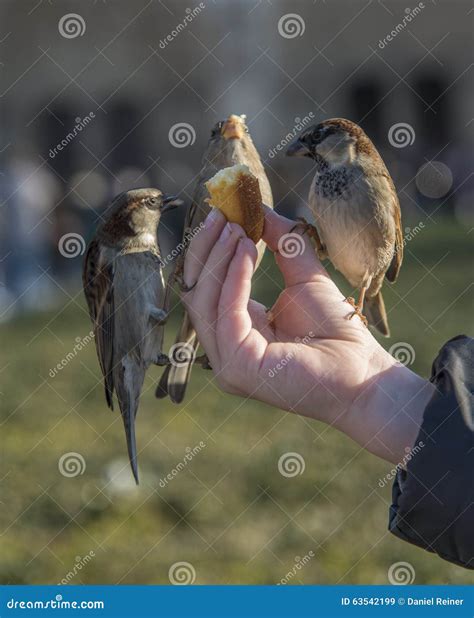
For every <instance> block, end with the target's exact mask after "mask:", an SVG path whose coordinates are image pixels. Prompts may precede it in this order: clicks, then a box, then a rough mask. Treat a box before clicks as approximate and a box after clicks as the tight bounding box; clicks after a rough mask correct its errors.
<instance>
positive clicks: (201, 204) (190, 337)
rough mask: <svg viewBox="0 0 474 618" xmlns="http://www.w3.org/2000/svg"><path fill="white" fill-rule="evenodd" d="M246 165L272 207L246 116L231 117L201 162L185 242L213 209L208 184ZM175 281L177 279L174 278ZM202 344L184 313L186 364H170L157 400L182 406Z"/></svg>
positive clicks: (179, 340)
mask: <svg viewBox="0 0 474 618" xmlns="http://www.w3.org/2000/svg"><path fill="white" fill-rule="evenodd" d="M238 163H243V164H245V165H247V166H248V167H249V169H250V171H251V172H252V174H253V175H254V176H256V177H257V178H258V181H259V185H260V192H261V194H262V200H263V203H264V204H266V205H267V206H270V207H273V197H272V191H271V188H270V183H269V182H268V178H267V175H266V174H265V170H264V168H263V165H262V162H261V160H260V156H259V154H258V152H257V149H256V148H255V146H254V144H253V141H252V139H251V137H250V134H249V132H248V128H247V126H246V123H245V116H236V115H231V116H229V117H228V118H227V120H226V121H221V122H218V123H217V124H216V125H215V126H214V128H213V129H212V132H211V138H210V140H209V143H208V147H207V150H206V152H205V153H204V157H203V161H202V169H201V172H200V174H199V177H198V179H197V182H196V188H195V191H194V196H193V201H192V204H191V206H190V207H189V210H188V212H187V215H186V220H185V225H184V238H186V237H187V235H189V234H191V235H193V233H195V231H197V230H198V229H199V226H200V225H201V224H202V223H203V222H204V220H205V218H206V217H207V215H208V213H209V211H210V208H211V207H210V206H209V204H208V202H207V199H208V197H209V193H208V191H207V189H206V187H205V183H206V182H207V181H208V180H209V179H210V178H211V177H212V176H214V174H216V172H218V171H219V170H221V169H222V168H224V167H230V166H232V165H235V164H238ZM257 249H258V261H257V265H258V264H259V263H260V261H261V259H262V257H263V253H264V251H265V244H264V243H263V241H260V242H259V243H258V244H257ZM183 263H184V254H183V255H182V256H180V258H179V259H178V262H177V265H176V273H177V278H178V279H179V276H180V273H181V272H182V268H183ZM175 278H176V277H175ZM198 345H199V342H198V340H197V337H196V331H195V330H194V328H193V326H192V324H191V322H190V319H189V316H188V314H187V313H186V312H185V314H184V318H183V322H182V324H181V328H180V329H179V332H178V335H177V337H176V344H175V346H177V348H176V347H175V348H174V350H175V351H176V354H177V356H179V351H180V350H179V348H180V347H181V349H182V351H183V353H182V356H183V357H185V361H186V362H184V361H183V362H179V363H174V364H173V358H171V359H170V360H171V364H170V365H169V366H168V367H166V369H165V371H164V373H163V376H162V378H161V380H160V383H159V385H158V388H157V390H156V396H157V397H158V398H162V397H166V395H169V396H170V398H171V400H172V401H173V402H174V403H180V402H181V401H182V400H183V398H184V395H185V392H186V387H187V384H188V382H189V378H190V374H191V369H192V366H193V362H194V358H195V353H196V350H197V347H198Z"/></svg>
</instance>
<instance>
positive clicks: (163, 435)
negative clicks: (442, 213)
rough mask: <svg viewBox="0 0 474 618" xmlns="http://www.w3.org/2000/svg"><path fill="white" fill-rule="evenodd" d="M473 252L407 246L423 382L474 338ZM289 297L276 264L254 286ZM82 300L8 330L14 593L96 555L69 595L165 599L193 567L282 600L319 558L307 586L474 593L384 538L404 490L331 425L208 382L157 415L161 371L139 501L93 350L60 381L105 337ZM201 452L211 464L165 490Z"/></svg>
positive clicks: (1, 577) (5, 401)
mask: <svg viewBox="0 0 474 618" xmlns="http://www.w3.org/2000/svg"><path fill="white" fill-rule="evenodd" d="M469 238H470V237H469V236H468V235H467V233H466V229H463V228H460V227H459V226H456V225H454V224H452V223H447V222H439V223H438V224H436V225H434V224H430V225H427V226H426V227H425V229H424V230H423V231H422V232H420V234H419V235H418V236H416V237H415V238H414V239H413V240H412V241H411V242H410V243H409V244H408V245H407V247H406V257H405V262H404V265H403V268H402V271H401V276H400V279H399V281H398V282H397V284H396V285H395V286H394V287H389V286H387V287H386V289H385V300H386V304H387V307H388V310H389V319H390V323H391V327H392V338H391V339H390V340H388V341H383V342H382V343H383V345H384V346H387V347H389V346H390V345H392V344H393V343H394V342H400V341H403V342H407V343H409V344H410V345H412V346H413V348H414V350H415V353H416V358H415V361H414V363H413V365H412V368H413V369H414V370H415V371H417V372H419V373H421V374H422V375H424V376H429V374H430V367H431V362H432V360H433V359H434V357H435V356H436V354H437V351H438V349H439V348H440V346H441V345H442V344H443V343H444V342H445V341H446V340H447V339H449V338H450V337H453V336H455V335H457V334H459V333H461V332H466V331H467V330H471V327H472V296H470V294H469V290H468V285H469V283H470V273H471V272H472V257H471V256H472V244H471V243H470V242H469ZM336 278H337V280H338V282H340V281H341V280H340V278H339V277H338V276H337V275H336ZM276 282H278V285H281V283H280V282H281V279H280V277H279V274H278V273H277V272H276V270H275V267H274V264H273V258H272V256H271V255H267V256H266V258H265V262H264V264H263V269H262V271H261V275H260V276H259V278H258V282H257V285H256V296H257V297H258V298H259V299H260V300H262V301H263V302H265V303H266V304H267V305H268V304H271V302H272V300H273V299H274V298H275V297H276V295H277V294H278V285H276ZM342 287H343V289H344V290H345V291H348V290H347V286H346V285H345V284H343V285H342ZM75 293H77V296H76V297H75V299H74V300H70V299H68V298H66V297H65V303H64V306H63V307H62V309H61V310H60V311H56V312H52V313H50V314H45V313H38V314H35V315H31V316H25V317H22V318H18V319H16V320H15V321H13V322H11V323H8V324H4V325H2V326H1V337H2V343H3V345H2V359H1V363H0V370H1V378H2V380H1V388H0V390H1V399H0V400H1V402H2V412H1V417H2V429H1V444H2V460H3V465H2V473H1V476H2V477H4V478H3V483H2V485H3V489H2V492H1V497H0V499H1V502H2V503H3V504H2V510H1V512H2V515H1V522H0V530H2V531H3V534H2V536H1V537H0V538H1V541H0V545H1V550H0V581H1V582H2V583H11V584H16V583H34V584H39V583H42V584H46V583H57V582H59V581H60V580H61V579H62V578H64V577H66V574H67V573H68V571H71V570H73V568H74V564H75V563H76V561H77V560H78V558H79V557H82V556H85V555H86V554H88V553H89V552H91V551H93V552H94V554H95V556H94V558H93V559H92V560H91V561H90V562H89V563H88V564H87V565H86V566H84V567H83V568H82V569H81V570H80V571H78V573H77V575H75V577H74V578H73V579H72V580H71V583H74V584H79V583H90V584H99V583H110V584H114V583H118V582H120V583H126V584H139V583H140V584H151V583H153V584H159V583H165V584H166V583H169V580H168V569H169V568H170V566H171V565H172V564H173V563H175V562H179V561H186V562H190V563H191V564H192V565H193V566H194V568H195V570H196V583H198V584H211V583H213V584H226V583H240V584H244V583H246V584H270V583H276V582H277V581H279V580H280V579H281V578H283V577H285V575H286V573H288V572H289V571H290V570H291V569H292V568H293V566H294V563H295V560H296V559H297V558H298V557H303V556H305V555H307V554H308V553H309V552H310V551H313V552H314V554H315V557H314V558H313V559H312V560H310V562H309V564H307V566H305V567H304V568H302V569H301V570H300V571H298V573H297V576H296V577H295V578H294V579H292V582H293V583H305V584H310V583H316V584H333V583H348V584H368V583H372V584H384V583H387V570H388V568H389V566H390V565H391V564H392V563H393V562H396V561H407V562H410V563H411V564H412V565H413V567H414V568H415V572H416V579H415V583H417V584H428V583H436V584H447V583H457V584H462V583H468V582H470V581H471V577H472V576H471V575H470V574H469V573H468V572H467V571H465V570H463V569H461V568H459V567H456V566H454V565H451V564H449V563H447V562H444V561H442V560H441V559H439V558H437V557H436V556H433V555H430V554H428V553H427V552H424V551H423V550H421V549H417V548H415V547H412V546H410V545H408V544H406V543H403V542H402V541H399V540H397V539H395V538H393V537H392V536H391V535H390V534H389V533H387V520H388V507H389V505H390V499H391V488H390V485H387V486H386V487H384V488H383V489H381V488H380V487H379V486H378V481H379V479H380V478H381V477H383V476H385V475H386V474H387V473H388V472H389V470H390V467H391V466H389V465H388V464H387V463H385V462H383V461H381V460H378V459H377V458H375V457H374V456H372V455H369V454H367V453H365V452H363V451H361V450H360V449H359V448H358V447H357V446H356V445H355V444H353V443H352V442H351V441H350V440H349V439H347V438H346V437H345V436H343V435H342V434H339V433H337V432H336V431H335V430H333V429H331V428H326V427H325V426H323V425H322V424H320V423H318V422H311V421H309V420H308V419H303V418H297V417H296V416H293V415H290V414H286V413H282V412H280V411H278V410H274V409H271V408H269V407H268V406H265V405H263V404H259V403H257V402H254V401H243V400H240V399H238V398H235V397H231V396H227V395H223V394H222V393H220V392H219V391H218V390H217V389H216V387H215V386H214V385H213V383H212V380H211V377H212V376H211V373H210V372H203V371H200V370H195V371H194V372H193V378H192V384H191V387H190V389H189V392H188V397H187V399H186V401H185V404H184V405H183V406H181V407H179V406H174V405H172V404H170V403H169V402H168V401H160V402H158V401H157V400H156V399H154V395H153V391H154V385H155V383H156V381H157V379H158V378H159V375H160V371H161V370H160V369H158V368H155V367H153V368H151V370H150V372H149V375H148V376H147V380H146V388H145V392H144V393H143V397H142V402H141V407H140V412H139V416H138V420H137V439H138V448H139V450H140V455H139V463H140V475H141V485H140V487H138V488H135V486H134V485H133V484H132V482H131V474H130V472H129V468H128V462H127V457H126V450H125V440H124V435H123V428H122V422H121V419H120V415H119V413H118V412H115V413H113V412H110V411H108V410H107V408H106V406H105V402H104V398H103V389H102V384H101V383H99V375H100V372H99V367H98V364H97V359H96V356H95V349H94V345H93V343H90V344H89V345H88V346H86V347H85V349H83V350H82V351H81V352H79V353H78V355H77V356H76V357H75V358H73V359H72V360H71V361H70V362H69V363H68V364H67V366H66V367H65V368H64V369H62V370H61V371H60V372H59V373H58V374H57V375H56V376H55V377H54V378H51V377H50V376H49V375H48V372H49V370H50V369H51V368H52V367H54V366H55V365H56V364H57V363H58V362H60V361H61V359H62V358H64V357H65V356H66V354H67V353H68V352H70V351H71V350H72V349H73V347H74V344H75V339H76V337H84V336H85V335H86V334H87V333H88V332H89V330H90V323H89V320H88V316H87V314H86V312H85V303H84V300H83V297H82V294H81V293H79V292H78V290H76V292H75ZM177 319H178V315H176V316H175V318H174V322H172V323H171V324H170V327H169V328H168V333H167V339H168V342H169V344H171V343H172V339H173V338H174V333H175V323H176V322H177ZM200 441H203V442H204V443H205V444H206V447H205V448H204V449H202V450H201V452H200V453H199V454H197V455H196V456H195V457H194V458H193V460H192V461H191V462H190V463H189V464H188V465H187V466H186V468H185V469H184V470H183V471H181V472H180V473H179V474H178V475H177V476H176V477H175V478H173V480H172V481H171V482H169V483H168V484H167V485H166V486H165V487H164V488H163V487H160V485H159V479H160V478H163V477H165V476H166V475H167V474H168V473H169V472H170V471H171V470H172V469H173V468H175V467H176V465H177V464H178V462H180V461H182V459H183V457H184V456H185V454H186V448H187V447H191V448H192V447H194V446H195V445H197V444H199V442H200ZM288 451H296V452H298V453H300V454H301V455H302V456H303V457H304V459H305V462H306V469H305V471H304V473H303V474H302V475H301V476H297V477H295V478H284V477H282V476H281V475H280V474H279V473H278V469H277V463H278V459H279V457H280V456H281V455H282V454H283V453H285V452H288ZM67 452H77V453H80V454H81V455H82V456H83V457H84V460H85V462H86V470H85V472H84V474H82V475H79V476H76V477H74V478H65V477H64V476H62V475H61V474H60V473H59V471H58V460H59V458H60V457H61V456H62V455H63V454H64V453H67Z"/></svg>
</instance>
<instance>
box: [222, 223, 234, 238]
mask: <svg viewBox="0 0 474 618" xmlns="http://www.w3.org/2000/svg"><path fill="white" fill-rule="evenodd" d="M231 234H232V228H231V227H230V223H226V224H225V227H224V229H223V230H222V232H221V235H220V237H219V242H227V241H228V240H229V238H230V235H231Z"/></svg>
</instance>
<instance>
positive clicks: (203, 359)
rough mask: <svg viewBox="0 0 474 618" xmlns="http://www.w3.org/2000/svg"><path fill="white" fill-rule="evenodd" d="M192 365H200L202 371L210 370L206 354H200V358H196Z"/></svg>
mask: <svg viewBox="0 0 474 618" xmlns="http://www.w3.org/2000/svg"><path fill="white" fill-rule="evenodd" d="M194 364H195V365H201V367H202V368H203V369H212V367H211V364H210V362H209V359H208V357H207V354H201V356H198V357H196V358H195V359H194Z"/></svg>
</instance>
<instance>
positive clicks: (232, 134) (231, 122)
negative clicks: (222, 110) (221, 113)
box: [221, 116, 244, 139]
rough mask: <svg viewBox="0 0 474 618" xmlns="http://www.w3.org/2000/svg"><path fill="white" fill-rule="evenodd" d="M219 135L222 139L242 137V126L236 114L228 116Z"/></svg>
mask: <svg viewBox="0 0 474 618" xmlns="http://www.w3.org/2000/svg"><path fill="white" fill-rule="evenodd" d="M221 135H222V137H223V138H224V139H242V137H243V136H244V128H243V126H242V121H241V119H240V118H239V117H238V116H229V118H228V119H227V120H226V121H225V122H224V125H223V127H222V129H221Z"/></svg>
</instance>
